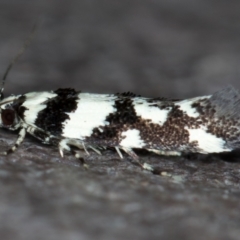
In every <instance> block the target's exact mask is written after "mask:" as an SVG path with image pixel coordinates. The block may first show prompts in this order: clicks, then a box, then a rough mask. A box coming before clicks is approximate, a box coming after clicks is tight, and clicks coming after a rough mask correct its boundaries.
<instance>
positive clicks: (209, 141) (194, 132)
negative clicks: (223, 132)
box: [187, 129, 231, 153]
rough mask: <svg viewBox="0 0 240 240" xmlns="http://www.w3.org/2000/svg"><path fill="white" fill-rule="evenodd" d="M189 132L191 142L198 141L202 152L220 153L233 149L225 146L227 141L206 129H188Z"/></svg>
mask: <svg viewBox="0 0 240 240" xmlns="http://www.w3.org/2000/svg"><path fill="white" fill-rule="evenodd" d="M187 130H188V132H189V142H192V141H197V142H198V147H199V148H200V149H201V150H202V151H201V152H202V153H218V152H227V151H231V149H229V148H225V147H224V144H225V141H224V140H223V139H222V138H218V137H216V136H215V135H213V134H211V133H207V132H206V131H205V130H204V129H187Z"/></svg>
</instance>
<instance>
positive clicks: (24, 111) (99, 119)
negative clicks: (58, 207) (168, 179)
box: [0, 86, 240, 159]
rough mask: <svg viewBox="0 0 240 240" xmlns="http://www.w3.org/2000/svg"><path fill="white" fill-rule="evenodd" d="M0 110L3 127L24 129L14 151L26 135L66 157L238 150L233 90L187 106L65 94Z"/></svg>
mask: <svg viewBox="0 0 240 240" xmlns="http://www.w3.org/2000/svg"><path fill="white" fill-rule="evenodd" d="M0 105H1V116H2V121H1V126H3V127H6V128H8V129H10V130H16V129H20V134H19V138H18V140H17V142H16V144H15V146H14V147H13V148H12V149H11V150H12V151H15V149H16V148H17V146H18V145H20V143H21V142H22V141H23V139H24V137H25V134H26V133H29V134H31V135H33V136H34V137H36V138H38V139H40V140H41V141H42V142H43V143H46V144H53V145H57V146H58V147H59V150H60V153H61V155H62V156H63V152H64V151H73V150H72V149H73V147H75V148H76V147H77V148H79V149H84V150H85V152H87V153H88V149H93V150H95V151H96V152H99V151H98V149H99V148H115V149H116V150H117V152H118V154H119V155H120V157H122V154H121V151H120V150H123V151H125V152H126V153H128V154H129V155H130V156H132V157H133V158H135V159H136V158H137V156H136V154H135V153H134V151H133V149H147V150H149V151H152V152H155V153H157V154H164V155H179V154H180V153H182V152H186V153H188V152H199V153H203V154H208V153H219V152H229V151H232V150H234V149H237V148H239V146H240V141H239V139H240V122H239V119H240V94H239V92H238V91H237V90H235V89H234V88H233V87H231V86H230V87H227V88H225V89H223V90H221V91H218V92H216V93H214V94H213V95H208V96H202V97H196V98H191V99H186V100H168V99H165V98H144V97H141V96H139V95H135V94H133V93H129V92H128V93H122V94H91V93H81V92H77V91H75V90H74V89H70V88H66V89H58V90H56V91H51V92H32V93H27V94H24V95H20V96H12V97H9V98H6V99H4V100H2V101H1V102H0ZM9 115H10V117H9ZM75 156H78V157H79V155H78V154H76V155H75Z"/></svg>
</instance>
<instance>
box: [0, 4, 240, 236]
mask: <svg viewBox="0 0 240 240" xmlns="http://www.w3.org/2000/svg"><path fill="white" fill-rule="evenodd" d="M37 19H39V22H40V24H39V28H38V32H37V35H36V37H35V39H34V41H33V42H32V44H31V46H30V47H29V48H28V49H27V51H26V52H25V54H24V55H23V56H22V58H21V59H20V61H19V62H18V63H17V64H15V66H14V68H13V69H12V71H11V72H10V74H9V77H8V82H7V84H6V92H5V93H6V95H8V94H12V93H15V94H16V93H25V92H28V91H36V90H52V89H57V88H58V87H74V88H76V89H81V90H83V91H90V92H110V93H115V92H123V91H133V92H136V93H139V94H142V95H146V96H167V97H174V98H185V97H191V96H195V95H198V94H209V93H212V92H214V91H216V90H218V89H221V88H223V87H224V86H226V85H228V84H232V85H234V86H235V87H236V88H238V89H240V82H239V74H240V70H239V63H240V57H239V56H240V55H239V53H240V1H238V0H235V1H234V0H232V1H228V0H218V1H216V0H182V1H179V0H167V1H160V0H145V1H141V0H132V1H127V0H121V1H113V0H104V1H99V0H86V1H80V0H68V1H63V0H60V1H59V0H58V1H57V0H51V1H50V0H41V1H34V0H33V1H27V0H21V1H17V0H1V2H0V56H1V57H0V72H1V73H2V74H3V72H4V71H5V69H6V67H7V65H8V63H9V62H10V60H11V59H12V57H13V56H14V55H15V54H16V53H17V51H18V49H19V48H20V47H21V45H22V43H23V41H24V39H25V38H26V36H27V35H28V33H29V32H30V29H31V28H32V26H33V24H34V22H35V21H36V20H37ZM0 137H1V139H0V141H1V150H2V149H6V148H7V146H9V145H10V144H11V143H12V142H13V141H14V139H15V138H16V135H15V134H12V133H9V132H7V131H1V135H0ZM141 158H142V159H144V160H145V161H148V162H149V163H151V164H154V165H156V166H158V167H160V168H161V169H162V175H161V176H156V175H152V174H151V173H148V172H145V171H142V170H141V169H139V168H138V167H136V166H133V165H132V164H130V163H129V162H128V161H127V158H126V160H125V161H120V160H119V159H118V156H117V154H116V153H112V152H111V151H107V152H105V153H104V155H103V156H100V157H99V156H96V155H95V154H94V153H93V154H92V155H91V157H89V158H88V159H86V160H87V162H88V163H89V165H90V170H89V171H86V170H84V169H83V168H82V167H81V165H80V163H79V162H78V161H77V160H75V159H74V158H73V157H71V156H66V158H64V159H61V158H60V157H59V154H58V152H57V150H56V149H52V148H50V147H45V146H42V145H41V144H39V143H38V142H36V141H35V140H34V139H32V138H27V139H26V141H25V142H24V144H23V145H22V147H21V148H20V149H19V151H18V152H17V153H14V154H12V155H11V156H8V157H6V158H5V157H0V239H4V240H9V239H11V240H12V239H14V240H15V239H19V240H32V239H35V240H38V239H39V240H40V239H41V240H42V239H44V240H48V239H50V240H57V239H58V240H63V239H69V240H75V239H76V240H78V239H104V240H108V239H109V240H110V239H191V240H192V239H240V229H239V226H240V214H239V212H240V203H239V200H240V188H239V187H240V184H239V179H240V170H239V169H240V162H239V159H240V158H239V157H238V155H236V156H223V157H222V158H224V159H225V161H223V159H222V158H220V157H219V156H209V157H208V158H202V157H198V156H192V157H191V159H188V158H173V157H161V156H160V157H159V156H155V155H153V154H144V153H142V154H141ZM226 160H231V162H230V161H226Z"/></svg>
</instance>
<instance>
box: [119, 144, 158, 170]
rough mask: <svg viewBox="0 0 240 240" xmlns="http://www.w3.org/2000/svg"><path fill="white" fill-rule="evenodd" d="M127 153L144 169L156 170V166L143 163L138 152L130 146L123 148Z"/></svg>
mask: <svg viewBox="0 0 240 240" xmlns="http://www.w3.org/2000/svg"><path fill="white" fill-rule="evenodd" d="M121 149H122V150H123V151H124V152H125V153H127V154H128V155H129V156H130V157H131V158H132V159H133V160H134V161H135V163H137V164H138V165H139V166H140V167H141V168H142V169H144V170H148V171H150V172H153V173H154V172H155V169H154V167H152V166H151V165H150V164H148V163H141V162H140V161H139V157H138V156H137V154H136V153H135V152H134V151H133V150H132V149H130V148H121Z"/></svg>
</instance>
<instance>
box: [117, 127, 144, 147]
mask: <svg viewBox="0 0 240 240" xmlns="http://www.w3.org/2000/svg"><path fill="white" fill-rule="evenodd" d="M121 135H122V136H123V137H125V138H124V139H123V140H122V141H121V142H120V143H119V145H120V146H121V147H126V148H142V147H143V146H144V145H145V144H144V141H143V140H142V139H141V137H140V131H139V130H137V129H129V130H127V131H125V132H122V134H121Z"/></svg>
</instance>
